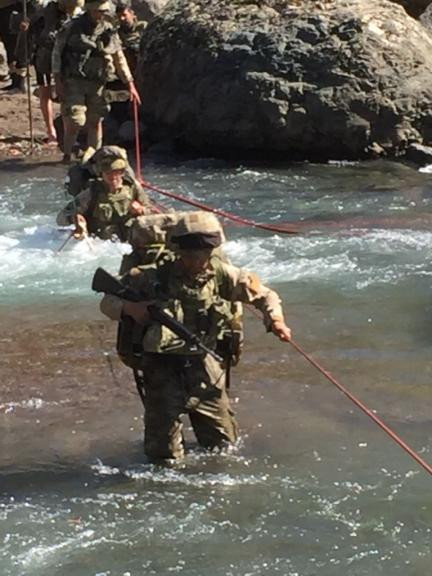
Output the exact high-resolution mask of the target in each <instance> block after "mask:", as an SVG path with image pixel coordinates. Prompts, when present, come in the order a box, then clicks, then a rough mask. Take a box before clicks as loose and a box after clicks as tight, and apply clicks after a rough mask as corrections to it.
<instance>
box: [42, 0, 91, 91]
mask: <svg viewBox="0 0 432 576" xmlns="http://www.w3.org/2000/svg"><path fill="white" fill-rule="evenodd" d="M75 3H76V4H77V5H78V4H82V3H81V2H79V0H76V2H75ZM64 5H65V1H64V0H63V1H62V2H50V3H49V4H48V5H47V6H45V8H44V9H43V10H42V11H41V12H40V13H39V14H38V16H37V17H36V18H35V19H34V21H33V22H32V29H33V36H34V37H35V45H36V52H35V60H34V65H35V69H36V76H37V83H38V84H39V86H49V85H50V83H51V59H52V52H53V49H54V44H55V39H56V37H57V34H58V32H59V30H60V29H61V28H62V27H63V26H64V25H65V24H66V22H68V20H70V19H71V18H72V17H74V16H75V15H77V14H78V13H79V10H80V7H79V6H77V7H76V8H75V10H74V13H73V14H72V15H71V16H70V15H69V14H68V13H67V12H66V9H65V7H64Z"/></svg>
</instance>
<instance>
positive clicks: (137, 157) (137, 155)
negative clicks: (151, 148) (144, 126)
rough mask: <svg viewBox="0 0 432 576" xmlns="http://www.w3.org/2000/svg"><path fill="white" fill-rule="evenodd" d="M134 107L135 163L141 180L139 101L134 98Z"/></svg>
mask: <svg viewBox="0 0 432 576" xmlns="http://www.w3.org/2000/svg"><path fill="white" fill-rule="evenodd" d="M133 109H134V127H135V164H136V174H137V176H138V180H139V181H140V182H141V181H142V177H141V147H140V134H139V118H138V102H137V101H136V100H135V98H134V100H133Z"/></svg>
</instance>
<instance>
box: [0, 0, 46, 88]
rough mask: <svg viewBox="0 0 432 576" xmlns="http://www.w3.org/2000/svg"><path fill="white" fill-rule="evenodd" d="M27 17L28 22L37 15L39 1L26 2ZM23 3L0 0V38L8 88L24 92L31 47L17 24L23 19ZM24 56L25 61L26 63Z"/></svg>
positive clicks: (27, 36)
mask: <svg viewBox="0 0 432 576" xmlns="http://www.w3.org/2000/svg"><path fill="white" fill-rule="evenodd" d="M26 8H27V17H28V18H29V20H31V21H32V20H33V18H34V17H35V16H36V15H37V14H38V13H39V11H40V10H41V8H42V2H41V1H40V0H32V1H30V0H28V1H27V2H26ZM22 13H23V2H22V1H17V0H0V37H1V39H2V41H3V42H4V46H5V49H6V54H7V62H8V66H9V71H10V76H11V78H12V85H11V86H10V87H9V88H8V89H10V88H17V89H19V90H20V91H21V92H25V81H24V79H25V77H26V73H27V63H28V62H30V60H31V56H32V46H31V41H30V38H29V34H28V33H27V32H21V31H20V29H19V24H20V22H21V21H22V19H23V15H22ZM26 56H27V60H28V62H27V61H26Z"/></svg>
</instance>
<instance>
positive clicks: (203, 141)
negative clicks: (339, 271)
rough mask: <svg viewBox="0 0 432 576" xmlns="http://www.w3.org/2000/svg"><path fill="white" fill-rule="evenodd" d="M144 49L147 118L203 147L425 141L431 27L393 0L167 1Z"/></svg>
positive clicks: (338, 153) (270, 150) (261, 150)
mask: <svg viewBox="0 0 432 576" xmlns="http://www.w3.org/2000/svg"><path fill="white" fill-rule="evenodd" d="M141 56H142V58H141V66H140V80H139V81H140V89H141V94H142V97H143V102H144V104H143V112H144V115H145V121H146V123H147V124H148V125H149V126H151V128H152V131H153V133H154V134H156V136H157V137H158V138H161V139H166V138H167V137H175V138H177V140H179V141H180V142H181V143H183V144H186V145H188V146H192V147H193V148H195V149H197V150H199V151H201V152H202V151H205V152H206V153H217V154H229V153H238V154H241V155H244V154H245V153H258V154H261V155H271V154H275V153H276V154H278V155H281V156H283V157H286V158H300V159H302V158H316V159H328V158H362V157H365V156H369V155H370V156H376V155H377V154H383V155H385V154H387V155H398V154H402V153H403V152H404V151H405V149H406V148H407V146H408V145H409V144H411V143H413V142H417V143H421V144H425V143H428V142H430V141H431V139H432V119H431V117H430V110H431V109H432V36H430V35H429V33H428V32H427V31H426V29H425V28H424V27H423V26H422V25H421V24H420V23H419V22H417V21H415V20H414V19H413V18H411V17H409V16H408V15H407V14H406V12H405V11H404V10H403V8H401V7H400V6H398V5H396V4H394V3H392V2H390V1H389V0H380V2H377V1H376V0H322V1H316V0H313V1H312V0H305V1H301V0H298V1H294V0H293V1H291V2H289V1H286V0H257V1H256V2H252V1H248V0H195V1H193V0H175V1H173V2H171V3H170V4H168V6H167V7H166V8H165V10H164V11H163V12H162V14H161V15H160V16H158V17H156V18H155V19H154V20H153V22H152V23H151V24H150V25H149V28H148V30H147V33H146V35H145V37H144V39H143V43H142V54H141Z"/></svg>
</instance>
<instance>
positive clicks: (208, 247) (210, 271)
mask: <svg viewBox="0 0 432 576" xmlns="http://www.w3.org/2000/svg"><path fill="white" fill-rule="evenodd" d="M220 228H221V227H220V224H218V223H217V224H215V218H214V216H212V215H208V214H205V215H202V216H199V215H198V214H196V213H195V214H191V215H190V216H189V217H184V218H181V219H180V221H179V223H178V224H177V226H176V227H175V228H174V230H173V231H172V235H171V242H172V243H173V244H174V245H175V246H176V258H175V259H174V260H172V261H166V262H162V263H161V264H155V265H151V266H144V267H141V268H139V269H136V268H135V269H133V270H132V271H131V272H130V274H128V275H126V276H125V277H124V278H123V279H122V281H123V283H124V284H125V286H128V287H130V288H132V289H133V290H134V291H136V292H138V293H140V294H142V295H143V301H141V302H131V301H127V300H123V299H121V298H119V297H112V296H105V297H104V299H103V300H102V303H101V310H102V312H103V313H104V314H106V315H107V316H108V317H109V318H111V319H113V320H117V321H119V320H121V319H122V318H126V317H130V318H132V319H133V320H134V322H135V323H137V324H141V325H142V328H143V329H142V331H141V340H140V342H139V344H140V349H141V355H140V358H139V372H140V385H139V386H140V396H141V399H142V401H143V403H144V408H145V415H144V426H145V431H144V450H145V453H146V454H147V456H148V457H149V458H151V459H153V460H159V459H180V458H182V457H183V455H184V440H183V432H182V429H183V424H182V421H181V416H182V415H183V414H188V415H189V417H190V420H191V424H192V427H193V430H194V432H195V435H196V437H197V440H198V443H199V444H200V445H201V446H203V447H205V448H210V449H212V448H216V447H217V448H221V447H223V446H226V445H227V444H231V443H233V442H235V440H236V439H237V437H238V428H237V423H236V421H235V418H234V414H233V411H232V409H231V405H230V401H229V398H228V394H227V390H226V360H225V359H224V361H223V362H218V361H217V360H215V359H214V358H213V357H212V356H210V355H209V354H206V355H203V354H202V353H201V351H200V350H197V349H191V348H190V347H189V346H188V344H187V343H185V342H184V341H183V340H180V339H179V338H178V337H177V336H176V335H175V334H174V333H173V332H172V331H171V330H169V329H168V328H166V327H165V326H162V325H161V324H160V323H158V322H154V321H152V320H151V318H150V315H149V312H148V310H147V306H148V304H150V303H156V305H158V306H160V307H161V309H162V310H164V311H165V312H167V313H168V314H169V315H172V316H173V317H174V318H175V319H176V320H178V321H179V322H180V323H182V324H183V325H184V326H186V328H188V329H189V330H190V331H191V332H193V333H194V334H196V335H198V336H199V337H200V339H201V340H202V342H203V343H204V344H205V345H206V346H207V347H208V348H210V349H212V350H215V351H218V350H219V345H220V343H222V342H223V340H224V338H223V333H224V332H225V331H229V330H230V329H231V327H230V326H231V314H232V307H231V304H232V303H233V302H244V303H248V304H252V305H253V306H255V307H256V308H258V309H259V310H261V311H262V313H263V315H264V324H265V326H266V328H267V330H268V331H272V332H273V333H274V334H275V335H276V336H278V337H279V338H280V339H281V340H284V341H288V340H290V338H291V331H290V329H289V328H288V327H287V326H286V324H285V321H284V317H283V312H282V307H281V301H280V298H279V296H278V295H277V294H276V293H275V292H274V291H272V290H270V289H269V288H267V287H266V286H264V285H263V284H262V283H261V281H260V279H259V278H258V276H256V275H255V274H253V273H250V272H247V271H246V270H242V269H240V268H236V267H235V266H232V265H230V264H227V263H225V262H222V260H220V259H215V258H212V255H213V252H214V250H215V249H216V248H217V247H219V246H220V245H221V242H222V234H221V232H220ZM137 343H138V342H137ZM222 354H223V352H222Z"/></svg>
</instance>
